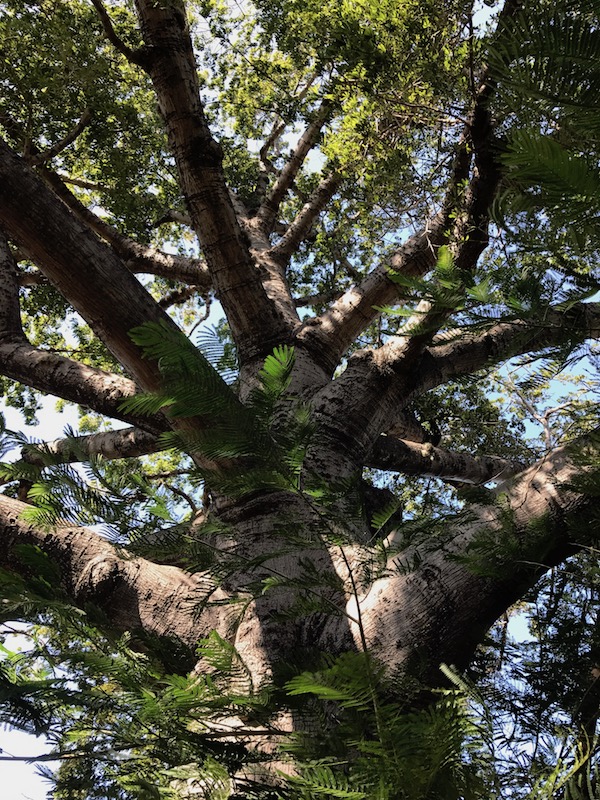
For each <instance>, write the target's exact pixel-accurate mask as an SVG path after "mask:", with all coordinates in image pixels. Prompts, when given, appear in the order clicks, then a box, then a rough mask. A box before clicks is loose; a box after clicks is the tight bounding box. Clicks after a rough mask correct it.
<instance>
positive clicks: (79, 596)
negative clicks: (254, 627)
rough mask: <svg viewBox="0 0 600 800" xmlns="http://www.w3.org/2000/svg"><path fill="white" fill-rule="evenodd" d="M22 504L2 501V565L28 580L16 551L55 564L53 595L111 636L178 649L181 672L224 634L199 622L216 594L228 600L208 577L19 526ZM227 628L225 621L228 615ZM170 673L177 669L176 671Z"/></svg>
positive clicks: (79, 532)
mask: <svg viewBox="0 0 600 800" xmlns="http://www.w3.org/2000/svg"><path fill="white" fill-rule="evenodd" d="M26 508H27V505H26V504H25V503H21V502H19V501H18V500H12V499H11V498H9V497H5V496H4V495H0V530H1V532H2V535H1V536H0V563H1V565H2V567H4V568H5V569H8V570H11V571H14V572H16V573H18V574H21V575H23V576H24V577H27V576H28V570H29V567H28V566H27V564H26V563H25V562H26V560H25V562H24V561H21V559H20V557H19V555H18V551H17V552H15V549H14V548H15V546H16V545H32V546H35V547H39V548H41V550H42V551H43V552H44V553H45V555H47V556H48V558H49V559H50V564H51V565H52V567H53V568H54V569H56V570H57V571H58V574H59V575H60V586H58V587H56V589H57V590H58V591H60V592H62V593H63V594H64V597H65V598H66V599H68V600H70V601H71V602H73V603H74V604H75V605H79V606H81V607H83V606H85V605H87V604H92V605H94V606H96V607H97V608H98V609H100V610H101V611H102V612H103V613H104V614H105V615H106V618H107V620H108V624H109V626H110V628H111V629H112V630H113V631H116V632H126V631H128V632H131V633H132V634H133V635H134V637H135V635H136V634H138V635H140V634H141V635H149V636H157V637H161V638H163V639H165V640H166V641H165V644H166V643H167V641H168V640H171V641H172V642H174V643H176V644H177V645H178V647H179V650H180V655H181V654H182V653H183V654H185V655H184V657H183V659H182V663H180V664H179V668H180V669H181V668H183V669H184V670H185V669H186V667H187V669H189V668H190V667H191V666H193V664H194V662H195V659H194V653H195V647H196V646H197V643H198V640H199V639H200V638H202V637H203V636H207V635H208V633H209V632H210V631H211V630H212V629H213V628H216V629H219V627H220V621H219V618H218V616H219V615H217V614H211V612H210V610H209V611H207V613H206V614H204V615H203V619H202V620H201V621H199V620H198V618H197V615H196V614H195V612H194V608H195V607H197V605H199V604H200V603H201V602H202V600H204V599H205V598H206V596H207V594H208V593H210V592H214V593H213V595H212V596H213V598H214V599H215V600H219V599H223V593H222V592H220V590H218V589H217V590H215V587H214V585H213V583H212V581H210V579H208V578H207V577H206V576H203V575H198V574H197V575H189V574H187V573H185V572H184V571H183V570H180V569H177V568H176V567H170V566H162V565H158V564H154V563H152V562H151V561H146V560H145V559H143V558H132V557H131V556H130V555H126V554H120V553H119V550H118V548H116V547H114V546H113V545H112V544H110V543H109V542H108V541H107V540H106V539H103V538H102V537H101V536H99V535H98V534H97V533H93V532H92V531H90V530H87V529H86V528H78V527H75V526H71V525H64V526H57V527H55V528H52V529H51V530H45V529H42V528H38V527H36V526H35V525H32V524H30V523H28V522H26V521H24V520H23V519H22V516H21V515H22V513H23V511H24V510H25V509H26ZM221 616H222V617H223V622H226V618H227V615H225V616H223V615H221ZM171 666H173V665H171Z"/></svg>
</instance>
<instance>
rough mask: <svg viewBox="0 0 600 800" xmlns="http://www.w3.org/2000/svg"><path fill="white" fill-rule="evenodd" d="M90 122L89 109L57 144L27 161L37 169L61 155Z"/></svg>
mask: <svg viewBox="0 0 600 800" xmlns="http://www.w3.org/2000/svg"><path fill="white" fill-rule="evenodd" d="M91 120H92V112H91V111H90V110H89V108H86V110H85V111H84V112H83V114H82V115H81V117H80V119H79V122H78V123H77V124H76V125H75V127H74V128H72V129H71V130H70V131H69V132H68V133H67V135H66V136H63V138H62V139H60V140H59V141H58V142H56V143H55V144H53V145H52V146H51V147H49V148H48V149H47V150H42V152H41V153H37V154H36V155H34V156H30V157H29V158H28V159H27V160H28V161H29V163H30V164H31V166H32V167H37V166H39V165H40V164H45V163H47V162H48V161H50V160H51V159H53V158H54V157H55V156H57V155H58V154H59V153H62V151H63V150H66V149H67V147H68V146H69V145H70V144H72V143H73V142H74V141H75V139H77V137H78V136H79V135H80V134H81V133H83V131H84V130H85V129H86V128H87V126H88V125H89V124H90V122H91Z"/></svg>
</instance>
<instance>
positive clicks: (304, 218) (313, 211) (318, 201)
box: [271, 172, 342, 264]
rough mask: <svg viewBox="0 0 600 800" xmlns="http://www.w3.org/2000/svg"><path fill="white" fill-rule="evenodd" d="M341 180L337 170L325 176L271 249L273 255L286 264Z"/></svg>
mask: <svg viewBox="0 0 600 800" xmlns="http://www.w3.org/2000/svg"><path fill="white" fill-rule="evenodd" d="M341 182H342V178H341V175H339V174H337V173H335V172H332V173H331V174H330V175H327V177H325V178H323V180H322V181H321V182H320V183H319V185H318V186H317V188H316V189H315V190H314V192H313V193H312V194H311V196H310V197H309V199H308V201H307V202H306V203H305V205H304V207H303V208H302V209H301V210H300V212H299V213H298V214H297V216H296V219H295V220H294V221H293V222H292V223H291V225H290V226H289V228H288V230H287V231H286V232H285V233H284V235H283V236H282V237H281V239H280V240H279V241H278V242H277V244H276V245H275V247H273V248H272V249H271V256H272V257H273V258H274V259H276V261H278V262H280V263H281V264H285V263H287V262H288V261H289V260H290V258H291V257H292V255H293V254H294V253H295V252H296V250H297V249H298V246H299V245H300V243H301V242H302V241H303V240H304V239H305V238H306V237H307V236H308V235H309V233H310V230H311V228H312V225H313V223H314V221H315V219H316V218H317V217H318V216H319V214H320V213H321V211H322V210H323V209H324V208H325V206H326V205H327V203H328V202H329V201H330V200H331V198H332V197H333V195H334V193H335V191H336V189H337V188H338V186H339V185H340V183H341Z"/></svg>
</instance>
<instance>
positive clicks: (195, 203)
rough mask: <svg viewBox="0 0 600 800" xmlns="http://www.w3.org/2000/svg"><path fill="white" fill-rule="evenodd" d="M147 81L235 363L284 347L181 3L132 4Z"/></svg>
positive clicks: (281, 315)
mask: <svg viewBox="0 0 600 800" xmlns="http://www.w3.org/2000/svg"><path fill="white" fill-rule="evenodd" d="M136 9H137V12H138V16H139V20H140V28H141V31H142V35H143V37H144V42H145V44H146V47H147V52H148V59H147V61H146V62H145V68H146V70H147V72H148V74H149V75H150V78H151V79H152V83H153V85H154V89H155V91H156V96H157V99H158V104H159V110H160V113H161V116H162V118H163V120H164V122H165V125H166V128H167V133H168V138H169V146H170V148H171V151H172V153H173V156H174V158H175V163H176V165H177V169H178V173H179V181H180V186H181V190H182V192H183V195H184V198H185V201H186V204H187V207H188V210H189V213H190V216H191V218H192V222H193V223H194V228H195V230H196V233H197V235H198V239H199V241H200V245H201V247H202V252H203V254H204V257H205V259H206V263H207V265H208V268H209V270H210V274H211V276H212V279H213V284H214V288H215V290H216V291H217V293H218V295H219V299H220V301H221V303H222V304H223V308H224V309H225V312H226V314H227V318H228V320H229V324H230V325H231V330H232V333H233V336H234V339H235V341H236V343H237V345H238V349H239V353H240V357H241V359H242V361H244V360H246V359H247V358H253V357H256V354H257V353H258V354H262V355H263V356H265V355H267V353H269V352H270V351H271V350H272V349H273V347H274V346H275V345H278V344H281V343H282V342H285V341H288V340H289V338H290V333H291V331H292V330H293V329H294V328H295V327H296V326H297V325H298V316H297V314H296V310H295V308H294V304H293V301H292V298H291V295H290V292H289V289H288V287H287V285H286V284H285V281H284V280H283V279H282V276H281V274H280V273H279V271H278V270H272V269H269V267H268V265H267V267H266V272H267V274H264V275H263V274H261V272H260V271H259V269H258V268H257V266H256V264H255V263H254V260H253V258H252V255H251V253H250V249H249V247H248V243H247V241H246V238H245V236H244V233H243V231H242V228H241V227H240V224H239V221H238V219H237V216H236V214H235V211H234V208H233V205H232V202H231V199H230V196H229V191H228V189H227V186H226V183H225V177H224V173H223V167H222V159H223V154H222V151H221V147H220V146H219V144H218V142H217V141H216V140H215V139H214V138H213V136H212V134H211V132H210V130H209V127H208V123H207V121H206V117H205V115H204V110H203V108H202V104H201V102H200V95H199V87H198V78H197V75H196V64H195V61H194V54H193V50H192V43H191V39H190V34H189V30H188V27H187V21H186V11H185V6H184V4H183V3H182V2H179V1H177V2H173V3H169V5H168V6H165V5H162V4H161V5H157V4H156V3H153V2H149V1H148V0H137V2H136Z"/></svg>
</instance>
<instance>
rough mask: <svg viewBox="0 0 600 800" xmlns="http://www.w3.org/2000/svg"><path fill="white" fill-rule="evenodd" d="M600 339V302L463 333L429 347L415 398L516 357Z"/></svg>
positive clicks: (578, 305)
mask: <svg viewBox="0 0 600 800" xmlns="http://www.w3.org/2000/svg"><path fill="white" fill-rule="evenodd" d="M598 338H600V304H599V303H578V304H577V305H575V306H572V307H571V308H569V309H568V310H566V311H563V310H562V309H560V308H552V307H550V308H548V309H547V310H546V311H545V312H544V317H543V319H541V320H535V319H521V320H514V321H511V322H499V323H498V324H497V325H494V326H492V327H491V328H489V329H488V330H487V331H484V332H483V333H478V334H473V335H460V334H459V335H458V337H457V338H456V339H455V340H454V341H450V342H448V343H445V344H443V343H440V344H439V345H432V346H430V347H429V348H427V350H426V351H425V353H424V354H423V357H422V359H421V362H420V365H419V375H418V378H417V380H416V381H415V384H414V387H413V392H414V394H413V396H418V395H419V394H422V393H423V392H425V391H428V390H429V389H432V388H434V387H435V386H439V385H441V384H443V383H447V382H448V381H450V380H452V379H454V378H457V377H459V376H460V375H470V374H472V373H474V372H477V371H478V370H480V369H484V368H486V367H491V366H493V365H494V364H499V363H501V362H502V361H506V360H507V359H509V358H512V357H513V356H518V355H525V354H526V353H536V352H539V351H543V350H544V349H545V348H547V347H555V346H557V345H560V344H564V343H567V342H583V341H585V340H586V339H598Z"/></svg>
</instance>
